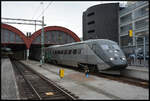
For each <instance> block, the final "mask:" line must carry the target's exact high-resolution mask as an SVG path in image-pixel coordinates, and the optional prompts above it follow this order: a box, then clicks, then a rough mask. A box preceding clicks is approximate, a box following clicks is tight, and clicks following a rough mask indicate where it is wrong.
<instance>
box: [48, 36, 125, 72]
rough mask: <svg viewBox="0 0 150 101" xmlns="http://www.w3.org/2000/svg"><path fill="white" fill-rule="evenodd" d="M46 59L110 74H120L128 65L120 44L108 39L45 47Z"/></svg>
mask: <svg viewBox="0 0 150 101" xmlns="http://www.w3.org/2000/svg"><path fill="white" fill-rule="evenodd" d="M45 60H46V61H47V62H53V63H56V64H62V65H68V66H72V67H75V68H84V67H88V68H89V70H91V71H94V70H97V71H99V72H103V73H108V74H120V70H123V69H125V68H126V67H127V60H126V57H125V55H124V53H123V52H122V50H121V49H120V48H119V46H118V44H117V43H116V42H114V41H111V40H108V39H93V40H87V41H81V42H74V43H69V44H64V45H54V46H49V47H47V48H46V49H45Z"/></svg>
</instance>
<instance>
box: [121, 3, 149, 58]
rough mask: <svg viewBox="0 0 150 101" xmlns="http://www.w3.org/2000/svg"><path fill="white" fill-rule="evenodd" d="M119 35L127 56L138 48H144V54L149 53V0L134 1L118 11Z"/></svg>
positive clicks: (142, 49)
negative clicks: (130, 31) (130, 34)
mask: <svg viewBox="0 0 150 101" xmlns="http://www.w3.org/2000/svg"><path fill="white" fill-rule="evenodd" d="M129 4H130V3H129ZM129 30H132V31H133V36H132V37H129V35H128V32H129ZM119 36H120V37H119V40H120V41H119V42H120V46H121V48H122V49H123V50H124V52H125V54H126V55H127V56H128V55H129V54H133V53H134V54H135V53H136V52H137V51H138V50H140V51H142V52H144V50H145V56H148V55H149V1H135V3H133V2H132V3H131V4H130V5H128V6H127V7H125V8H124V9H122V10H120V11H119ZM144 37H145V42H144ZM144 44H145V45H144ZM144 46H145V48H144Z"/></svg>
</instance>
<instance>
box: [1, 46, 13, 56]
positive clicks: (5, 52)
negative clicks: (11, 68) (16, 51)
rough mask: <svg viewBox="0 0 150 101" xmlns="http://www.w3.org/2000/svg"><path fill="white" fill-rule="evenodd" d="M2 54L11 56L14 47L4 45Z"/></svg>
mask: <svg viewBox="0 0 150 101" xmlns="http://www.w3.org/2000/svg"><path fill="white" fill-rule="evenodd" d="M1 55H2V57H3V58H7V57H9V56H12V55H13V52H12V49H11V48H8V47H2V48H1Z"/></svg>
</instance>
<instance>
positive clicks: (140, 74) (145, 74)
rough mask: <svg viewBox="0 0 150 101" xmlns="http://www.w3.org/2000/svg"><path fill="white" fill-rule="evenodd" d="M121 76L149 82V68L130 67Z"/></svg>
mask: <svg viewBox="0 0 150 101" xmlns="http://www.w3.org/2000/svg"><path fill="white" fill-rule="evenodd" d="M121 75H123V76H127V77H132V78H136V79H142V80H147V81H149V67H137V66H128V67H127V68H126V69H125V70H123V71H122V72H121Z"/></svg>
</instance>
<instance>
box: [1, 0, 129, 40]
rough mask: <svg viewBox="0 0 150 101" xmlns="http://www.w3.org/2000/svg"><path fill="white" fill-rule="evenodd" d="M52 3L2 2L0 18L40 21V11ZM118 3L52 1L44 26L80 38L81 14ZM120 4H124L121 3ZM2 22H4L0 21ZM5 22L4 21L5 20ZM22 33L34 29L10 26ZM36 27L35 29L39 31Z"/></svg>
mask: <svg viewBox="0 0 150 101" xmlns="http://www.w3.org/2000/svg"><path fill="white" fill-rule="evenodd" d="M51 2H52V1H47V2H43V4H41V2H40V1H32V2H29V1H26V2H25V1H23V2H22V1H21V2H18V1H12V2H10V1H2V3H1V4H2V6H1V16H2V18H20V19H33V20H35V19H36V20H42V14H41V13H42V11H43V9H46V8H47V7H48V5H49V4H50V3H51ZM116 2H117V3H118V2H120V1H79V2H76V1H61V2H60V1H54V2H52V3H51V4H50V6H49V7H48V8H47V9H46V10H45V12H44V22H45V24H46V26H63V27H66V28H68V29H70V30H71V31H73V32H74V33H76V34H77V35H78V37H82V14H83V12H84V11H86V10H87V8H89V7H90V6H94V5H97V4H101V3H116ZM120 3H126V1H125V2H123V1H121V2H120ZM40 15H41V16H40ZM2 21H4V20H2ZM5 21H6V20H5ZM10 25H12V26H14V27H16V28H18V29H19V30H21V31H22V32H23V33H25V34H26V32H32V33H33V32H35V27H34V26H31V25H17V24H10ZM40 28H41V27H40V26H37V29H36V30H38V29H40Z"/></svg>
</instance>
